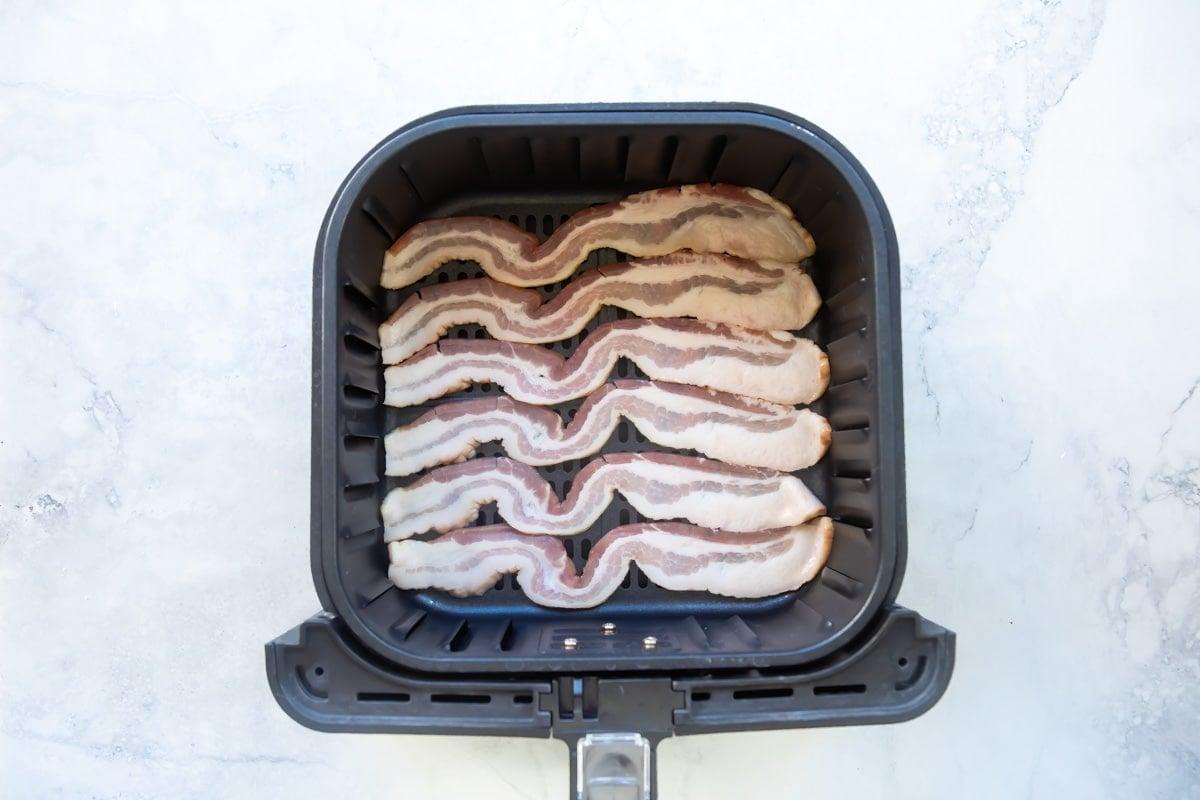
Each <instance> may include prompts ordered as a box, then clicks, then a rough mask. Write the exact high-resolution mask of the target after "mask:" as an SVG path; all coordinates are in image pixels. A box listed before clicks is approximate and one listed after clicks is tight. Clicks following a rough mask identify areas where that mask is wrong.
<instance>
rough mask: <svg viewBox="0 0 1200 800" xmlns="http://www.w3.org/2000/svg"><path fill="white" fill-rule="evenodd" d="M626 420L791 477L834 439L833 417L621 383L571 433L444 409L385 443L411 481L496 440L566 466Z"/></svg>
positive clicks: (594, 400)
mask: <svg viewBox="0 0 1200 800" xmlns="http://www.w3.org/2000/svg"><path fill="white" fill-rule="evenodd" d="M622 418H624V419H627V420H629V421H630V422H632V423H633V424H634V426H636V427H637V429H638V430H639V431H641V433H642V434H643V435H644V436H645V437H646V438H647V439H649V440H650V441H652V442H654V443H655V444H659V445H662V446H664V447H674V448H677V449H680V450H686V449H691V450H696V451H698V452H700V453H703V454H704V455H706V456H708V457H709V458H715V459H718V460H720V461H725V462H727V463H729V464H737V465H741V466H748V467H769V468H771V469H778V470H782V471H784V472H792V471H794V470H798V469H803V468H805V467H808V466H811V465H813V464H815V463H816V462H817V461H818V460H820V458H821V456H822V455H824V453H825V451H826V449H827V448H828V447H829V442H830V437H831V436H832V434H831V431H830V427H829V423H828V422H827V421H826V420H825V418H824V417H822V416H821V415H819V414H816V413H814V412H812V411H809V410H808V409H797V408H794V407H792V406H783V405H778V404H775V403H768V402H767V401H765V400H758V399H756V398H752V397H741V396H739V395H735V394H727V393H725V392H717V391H713V390H712V389H701V388H697V387H693V386H680V385H678V384H672V383H655V382H651V381H633V380H617V381H613V382H612V383H607V384H605V385H604V386H601V387H600V389H598V390H597V391H595V392H593V393H592V394H591V395H589V396H588V398H587V399H586V400H585V401H584V402H583V404H582V405H581V406H580V407H579V410H578V411H577V412H576V414H575V416H574V417H573V418H572V420H571V422H570V424H568V425H564V424H563V419H562V417H560V416H559V415H558V414H557V413H555V412H554V411H551V410H550V409H546V408H539V407H537V406H534V405H531V404H529V403H521V402H518V401H516V400H513V399H512V398H510V397H485V398H480V399H476V400H462V401H458V402H451V403H442V404H441V405H439V406H437V407H436V408H434V409H433V410H431V411H429V412H427V413H425V414H424V415H422V416H421V417H419V418H418V419H417V420H416V421H415V422H412V423H411V424H409V425H405V426H404V427H401V428H397V429H395V430H394V431H392V432H391V433H389V434H388V435H387V436H385V437H384V440H383V443H384V452H385V454H386V470H387V474H388V475H412V474H413V473H416V472H420V471H421V470H423V469H425V468H427V467H432V466H436V465H438V464H451V463H456V462H459V461H463V460H465V459H468V458H470V457H471V456H473V455H474V454H475V448H476V447H477V446H478V445H480V444H482V443H483V442H491V441H499V442H501V443H502V444H503V446H504V450H505V452H506V453H508V455H509V456H511V457H512V458H514V459H516V460H517V461H520V462H522V463H525V464H532V465H534V466H545V465H547V464H559V463H562V462H563V461H570V460H571V459H575V458H584V457H586V456H590V455H592V454H594V453H596V452H597V451H599V450H600V448H601V447H603V446H604V443H605V442H607V441H608V439H609V437H610V436H611V435H612V433H613V431H614V430H615V429H616V427H617V424H618V423H619V422H620V420H621V419H622Z"/></svg>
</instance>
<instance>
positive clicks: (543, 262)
mask: <svg viewBox="0 0 1200 800" xmlns="http://www.w3.org/2000/svg"><path fill="white" fill-rule="evenodd" d="M603 247H611V248H613V249H616V250H620V251H621V252H623V253H627V254H629V255H631V256H635V257H645V256H662V255H666V254H667V253H673V252H675V251H676V250H695V251H696V252H700V253H729V254H730V255H735V256H740V257H742V258H750V259H754V260H755V261H784V262H789V263H797V262H799V261H802V260H803V259H805V258H808V257H809V256H811V255H812V254H813V252H814V250H815V247H814V245H813V240H812V236H810V235H809V233H808V231H806V230H804V228H803V227H802V226H801V225H800V223H798V222H796V220H795V218H794V217H793V215H792V210H791V209H790V208H788V207H787V206H786V205H784V204H783V203H781V202H779V201H778V200H776V199H775V198H773V197H771V196H770V195H769V194H766V193H765V192H760V191H759V190H757V189H747V188H744V187H741V186H730V185H728V184H720V183H718V184H698V185H695V186H678V187H671V188H667V189H656V190H654V191H650V192H642V193H641V194H635V195H632V196H630V197H627V198H625V199H624V200H622V201H620V202H616V203H607V204H605V205H601V206H594V207H592V208H587V209H584V210H583V211H580V212H578V213H577V214H575V215H574V216H572V217H571V218H570V219H569V220H567V222H566V223H565V224H563V225H562V226H561V227H559V228H558V229H557V230H556V231H554V233H553V234H552V235H551V236H550V238H549V239H547V240H546V241H545V242H544V243H541V244H539V243H538V239H537V237H536V236H534V235H533V234H531V233H526V232H525V231H523V230H521V229H520V228H518V227H517V226H516V225H513V224H512V223H509V222H503V221H501V220H497V219H492V218H491V217H450V218H448V219H433V220H428V221H426V222H419V223H417V224H416V225H414V226H413V227H411V228H409V229H408V231H407V232H406V233H405V234H404V235H403V236H401V237H400V238H399V239H397V240H396V243H395V244H393V245H392V246H391V247H389V248H388V251H387V254H386V255H385V256H384V259H383V275H382V276H381V277H380V281H379V282H380V283H381V284H382V285H383V286H385V287H386V288H388V289H399V288H402V287H404V286H408V285H409V284H412V283H416V282H417V281H419V280H421V279H422V278H424V277H425V276H426V275H428V274H430V273H431V272H433V271H434V270H435V269H437V268H438V267H440V266H441V265H442V264H445V263H446V262H447V261H455V260H463V261H475V262H478V263H479V265H480V266H481V267H483V271H484V272H486V273H487V274H488V275H490V276H492V277H493V278H495V279H496V280H498V281H501V282H503V283H507V284H510V285H512V286H543V285H545V284H547V283H554V282H555V281H561V280H562V279H563V278H566V277H569V276H570V275H571V273H573V272H574V271H575V269H576V267H578V266H579V264H580V262H582V261H583V260H584V259H586V258H587V257H588V254H589V253H590V252H592V251H593V250H598V249H600V248H603Z"/></svg>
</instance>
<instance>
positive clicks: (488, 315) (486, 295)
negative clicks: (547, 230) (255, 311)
mask: <svg viewBox="0 0 1200 800" xmlns="http://www.w3.org/2000/svg"><path fill="white" fill-rule="evenodd" d="M820 305H821V299H820V297H819V296H818V295H817V290H816V288H815V287H814V286H813V282H812V278H810V277H809V276H808V275H806V274H805V273H804V271H803V270H802V269H800V267H798V266H796V265H794V264H781V263H776V262H765V263H762V264H759V263H757V262H754V261H747V260H746V259H742V258H733V257H732V256H719V255H707V254H699V253H690V252H683V253H674V254H672V255H669V256H663V257H661V258H651V259H645V260H642V261H632V262H630V263H628V264H615V265H613V266H607V267H597V268H596V269H592V270H589V271H587V272H586V273H584V274H583V275H582V276H581V277H580V278H579V279H578V280H576V281H574V282H572V283H571V284H570V285H568V286H567V287H566V288H565V289H563V290H562V291H561V292H559V293H558V295H557V296H556V297H554V299H552V300H548V301H546V302H545V303H544V304H543V302H542V295H541V293H540V292H538V291H536V290H533V289H517V288H514V287H512V286H506V285H504V284H502V283H498V282H496V281H494V280H492V279H490V278H479V279H475V280H463V281H454V282H452V283H441V284H435V285H433V286H429V287H427V288H424V289H421V290H419V291H417V292H414V293H413V294H411V295H409V297H408V299H407V300H405V301H404V303H403V304H402V305H401V306H400V308H398V309H397V310H396V312H395V313H394V314H392V315H391V316H390V317H388V320H387V322H385V323H384V324H383V325H381V326H379V341H380V342H381V344H382V346H383V360H384V363H387V364H398V363H399V362H401V361H403V360H404V359H406V358H408V357H409V356H411V355H412V354H413V353H415V352H417V351H418V350H420V349H421V348H422V347H424V346H425V345H427V344H431V343H433V342H436V341H437V340H438V339H439V338H440V337H441V336H442V334H444V333H445V332H446V331H448V330H449V329H450V328H451V327H453V326H454V325H466V324H469V323H477V324H479V325H482V326H483V327H485V328H487V331H488V333H490V334H491V335H492V337H493V338H495V339H503V340H504V341H506V342H525V343H529V344H541V343H544V342H557V341H559V340H560V339H566V338H567V337H569V336H574V335H575V334H576V333H579V331H581V330H583V328H584V326H585V325H587V323H588V321H589V320H591V318H592V317H594V316H595V315H596V313H597V312H598V311H600V309H601V308H602V307H603V306H615V307H617V308H623V309H625V310H626V311H630V312H632V313H634V314H636V315H638V316H639V317H697V318H698V319H702V320H707V321H709V322H724V323H726V324H729V325H741V326H744V327H747V328H756V329H758V330H768V331H773V330H798V329H800V328H803V327H804V326H805V325H807V324H808V323H809V321H810V320H812V318H813V315H814V314H816V313H817V308H818V307H819V306H820Z"/></svg>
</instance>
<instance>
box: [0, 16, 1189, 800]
mask: <svg viewBox="0 0 1200 800" xmlns="http://www.w3.org/2000/svg"><path fill="white" fill-rule="evenodd" d="M427 5H429V4H427ZM468 6H469V7H468ZM1197 30H1200V7H1198V6H1196V5H1195V4H1193V3H1185V2H1162V3H1157V4H1141V3H1134V2H1131V1H1130V0H1115V1H1114V2H1109V3H1100V2H1066V1H1064V2H1040V1H1039V0H1030V1H1029V2H1017V3H1003V4H993V3H987V2H982V0H975V1H974V2H968V3H955V4H943V3H935V2H932V0H923V1H922V2H918V3H915V4H903V6H901V4H879V5H877V6H874V7H871V8H863V7H859V6H849V5H848V4H819V5H818V4H813V5H807V4H805V5H796V4H791V3H782V2H769V3H764V4H760V5H757V6H754V7H753V8H749V9H742V7H740V6H736V5H729V4H712V5H706V6H704V7H701V6H700V5H699V4H695V3H689V4H686V5H674V4H632V3H631V4H622V3H605V4H584V3H580V4H567V3H564V4H558V5H553V6H543V5H534V4H526V3H517V4H515V6H514V7H509V6H507V5H506V6H504V7H502V6H500V5H499V4H484V3H478V4H476V3H470V4H466V5H465V6H464V4H441V5H433V6H431V7H420V8H418V7H415V6H414V7H408V8H404V7H399V6H395V5H392V6H388V5H353V6H350V7H346V8H342V7H334V6H321V5H307V4H304V7H297V6H296V5H295V4H281V5H274V6H270V5H250V4H215V5H203V6H194V7H191V8H184V7H176V6H170V5H169V4H168V5H161V4H160V5H152V6H146V7H143V8H141V9H139V10H138V11H136V12H133V11H131V12H128V13H125V14H123V15H122V17H121V19H116V18H115V16H114V12H113V11H112V10H111V9H104V8H100V7H98V6H97V7H93V6H92V5H87V4H81V3H71V2H68V3H64V4H57V5H45V4H38V3H10V4H8V5H6V6H5V7H4V8H3V10H0V186H2V187H3V191H2V193H0V212H2V213H0V304H2V306H0V308H2V313H0V344H2V345H3V348H2V350H3V353H4V355H5V365H6V370H5V378H4V381H3V387H4V388H3V391H2V392H0V475H2V476H3V479H2V481H0V794H3V795H4V796H6V797H9V796H11V797H14V798H17V797H39V798H46V797H113V798H115V797H122V798H135V797H138V798H140V797H173V798H190V797H196V798H201V797H218V796H219V797H250V796H263V795H264V794H266V795H267V796H292V797H324V796H329V795H330V794H331V793H333V792H338V793H339V794H341V795H343V796H357V797H363V798H367V797H390V796H397V795H398V794H404V795H407V796H414V797H434V796H468V795H473V794H479V793H482V792H484V791H486V792H487V793H488V796H490V797H495V798H504V797H512V798H551V797H553V798H557V797H559V796H561V792H562V791H563V789H564V787H565V784H566V757H565V753H564V752H562V751H561V749H560V745H558V744H556V743H554V742H550V741H516V740H488V739H470V738H418V737H352V736H327V735H320V734H316V733H312V732H309V731H306V730H304V729H302V728H300V727H299V726H297V725H295V724H294V723H292V722H291V721H290V720H289V719H288V718H286V717H285V716H284V715H283V714H282V712H280V711H279V709H278V708H277V707H276V706H275V704H274V701H273V700H272V698H271V696H270V693H269V691H268V689H267V686H266V682H265V679H264V676H263V671H262V654H261V645H262V643H263V642H265V641H266V640H267V639H269V638H271V637H273V636H274V635H276V634H277V633H279V632H280V631H282V630H284V629H285V628H287V627H289V626H291V625H292V624H294V623H295V622H296V621H298V620H300V619H301V618H303V617H304V616H306V615H307V614H309V613H311V612H312V611H313V610H315V609H316V608H317V600H316V597H315V595H314V593H313V590H312V587H311V581H310V578H309V572H308V550H307V511H308V464H307V458H308V426H309V419H308V391H309V372H308V370H309V357H310V346H309V336H310V316H309V314H310V303H311V300H310V272H309V269H310V268H309V264H310V256H311V248H312V243H313V240H314V237H315V234H316V229H317V226H318V224H319V222H320V219H321V215H322V214H323V212H324V208H325V205H326V203H327V202H328V199H329V197H330V195H331V194H332V192H333V190H334V188H335V187H336V186H337V183H338V182H339V181H340V180H341V178H342V176H343V175H344V174H345V171H346V170H347V169H348V168H349V167H350V166H351V165H352V164H353V162H354V161H355V160H356V159H357V158H358V157H359V156H360V155H361V154H362V153H363V152H365V151H366V149H367V148H369V147H370V146H371V145H372V144H373V143H374V142H375V141H377V140H378V139H379V138H381V137H382V136H383V135H385V134H386V133H387V132H389V131H390V130H391V129H393V128H395V127H397V126H398V125H400V124H402V123H404V122H406V121H407V120H409V119H412V118H414V117H416V116H419V115H421V114H423V113H427V112H430V111H433V110H436V109H438V108H442V107H447V106H452V105H458V104H464V103H490V102H496V103H499V102H522V101H524V102H529V101H586V100H597V99H609V100H688V99H741V100H750V101H755V102H762V103H767V104H770V105H776V106H779V107H781V108H785V109H788V110H791V111H794V112H796V113H799V114H802V115H804V116H806V117H808V118H810V119H812V120H813V121H814V122H816V123H817V124H819V125H821V126H823V127H825V128H827V129H828V130H830V131H831V132H832V133H833V134H834V135H835V136H838V137H839V138H841V139H842V140H843V141H844V142H845V143H846V144H847V146H849V147H850V149H851V150H852V151H854V152H855V154H856V155H858V156H859V157H860V158H861V160H862V161H863V162H864V163H865V164H866V166H867V168H868V169H869V170H870V171H871V173H872V174H873V175H874V176H875V178H876V180H877V181H878V183H879V184H880V188H881V190H882V192H883V194H884V196H885V198H886V199H887V201H888V203H889V205H890V207H891V210H892V213H893V216H894V217H895V221H896V225H897V232H898V238H899V241H900V245H901V251H902V254H903V300H902V302H903V325H904V334H905V341H904V356H905V377H906V391H905V403H906V417H905V419H906V428H907V430H906V441H907V452H908V490H909V494H908V507H909V528H910V542H909V551H910V555H909V563H908V572H907V576H906V578H905V583H904V588H903V590H902V592H901V596H900V600H901V601H902V602H906V603H909V604H911V605H913V606H914V607H916V608H918V609H920V610H921V611H922V612H924V613H926V614H928V615H929V616H930V617H931V618H932V619H935V620H937V621H938V622H941V623H943V624H945V625H947V626H948V627H951V628H953V629H955V630H956V631H957V632H958V634H959V661H958V666H957V670H956V673H955V677H954V681H953V683H952V685H951V687H950V690H949V692H948V694H947V695H946V697H945V698H944V699H943V700H942V702H941V703H940V704H939V705H938V706H937V707H936V708H935V709H934V710H933V711H932V712H930V713H929V714H928V715H926V716H925V717H922V718H920V719H918V720H916V721H914V722H911V723H907V724H904V725H897V726H885V727H877V728H858V729H834V730H820V731H789V732H765V733H753V734H728V735H721V736H711V737H696V738H681V739H677V740H674V741H670V742H667V743H665V744H664V745H663V747H662V750H661V763H660V774H661V785H662V789H663V795H664V797H686V798H709V797H711V798H728V797H732V796H746V797H749V796H761V797H809V796H819V795H821V794H831V793H834V792H836V793H838V795H839V796H841V795H845V794H846V793H851V794H862V795H867V794H878V793H881V792H884V791H886V792H888V793H889V794H891V795H895V796H901V797H913V798H924V797H947V798H956V797H996V798H1009V797H1018V796H1029V797H1055V798H1057V797H1112V798H1118V797H1120V798H1123V797H1135V796H1136V797H1163V798H1176V797H1187V796H1193V797H1196V796H1200V732H1198V731H1200V728H1198V727H1197V725H1196V719H1197V718H1198V717H1200V693H1198V692H1197V691H1196V686H1197V684H1198V681H1200V554H1198V547H1200V350H1198V349H1197V342H1200V315H1197V313H1196V308H1197V301H1198V298H1200V269H1197V268H1196V263H1195V262H1196V253H1197V252H1200V218H1198V214H1200V210H1198V206H1197V200H1196V198H1197V196H1200V107H1198V106H1197V104H1196V103H1195V95H1196V81H1195V75H1196V74H1197V70H1198V69H1200V51H1198V50H1197V49H1196V47H1195V32H1196V31H1197ZM718 40H719V41H720V42H721V44H719V45H718V44H717V42H718ZM730 43H732V45H731V44H730ZM247 609H250V610H251V611H250V613H247ZM781 754H786V756H787V757H786V760H784V761H782V762H781V761H780V755H781ZM451 764H453V765H456V766H454V768H453V769H450V768H447V767H448V765H451ZM748 776H749V777H748Z"/></svg>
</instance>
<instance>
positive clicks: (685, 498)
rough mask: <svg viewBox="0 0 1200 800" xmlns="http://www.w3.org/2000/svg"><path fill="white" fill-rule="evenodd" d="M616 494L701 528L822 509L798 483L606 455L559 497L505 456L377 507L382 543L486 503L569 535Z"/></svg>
mask: <svg viewBox="0 0 1200 800" xmlns="http://www.w3.org/2000/svg"><path fill="white" fill-rule="evenodd" d="M613 492H620V493H621V496H622V497H624V498H625V499H626V500H627V501H628V502H629V504H630V505H632V506H633V507H634V508H635V509H637V510H638V511H639V512H640V513H641V514H642V516H645V517H650V518H651V519H677V518H678V519H686V520H688V521H690V522H694V523H696V524H697V525H703V526H705V527H708V528H721V529H723V530H729V531H761V530H767V529H768V528H781V527H784V526H786V525H798V524H799V523H801V522H804V521H805V520H809V519H812V518H813V517H815V516H817V515H818V514H820V513H822V512H824V510H825V507H824V506H822V505H821V501H820V500H818V499H817V498H816V497H814V496H813V494H812V492H810V491H809V490H808V488H807V487H805V485H804V484H803V483H801V482H800V479H799V478H796V477H795V476H793V475H787V474H785V473H780V472H776V471H774V470H768V469H754V468H751V467H734V466H730V465H728V464H722V463H721V462H719V461H710V460H708V459H705V458H696V457H693V456H681V455H674V454H670V453H616V454H614V455H607V456H600V457H599V458H597V459H596V460H594V461H592V462H591V463H589V464H588V465H587V466H585V467H584V468H583V469H581V470H580V471H579V473H578V475H576V477H575V482H574V484H573V485H572V486H571V489H570V491H569V492H567V497H566V499H565V500H559V499H558V496H557V495H555V494H554V489H553V488H552V487H551V486H550V484H549V483H547V482H546V481H545V480H544V479H543V478H542V477H541V476H540V475H538V473H537V470H535V469H534V468H533V467H531V466H528V465H527V464H521V463H519V462H517V461H512V460H511V459H507V458H477V459H474V460H472V461H466V462H463V463H461V464H453V465H451V466H448V467H438V468H437V469H435V470H433V471H432V472H430V473H429V474H427V475H425V476H423V477H422V478H420V479H419V480H417V481H415V482H414V483H412V484H410V485H408V486H404V487H400V488H397V489H393V490H392V491H390V492H389V493H388V496H387V497H386V498H385V499H384V501H383V508H382V509H381V512H382V516H383V525H384V541H388V542H392V541H396V540H398V539H407V538H408V537H410V536H414V535H416V534H419V533H425V532H426V531H429V530H436V531H449V530H454V529H455V528H458V527H461V526H463V525H466V524H468V523H470V522H471V521H472V520H473V519H475V516H476V514H477V513H478V512H479V508H480V506H483V505H486V504H487V503H491V502H493V501H494V502H495V503H496V506H497V509H498V511H499V513H500V516H501V517H502V518H503V519H504V521H505V522H507V523H508V524H509V525H511V526H512V527H513V528H516V529H517V530H519V531H521V532H522V533H548V534H553V535H555V536H571V535H573V534H576V533H579V532H580V531H583V530H586V529H587V528H588V527H589V526H590V525H591V524H592V523H593V522H595V521H596V520H597V519H598V518H599V516H600V514H601V512H603V511H604V509H605V508H606V507H607V506H608V504H609V502H610V501H611V500H612V496H613Z"/></svg>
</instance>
